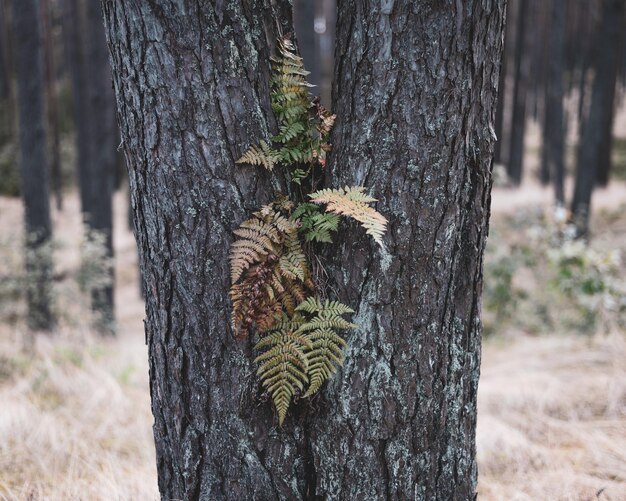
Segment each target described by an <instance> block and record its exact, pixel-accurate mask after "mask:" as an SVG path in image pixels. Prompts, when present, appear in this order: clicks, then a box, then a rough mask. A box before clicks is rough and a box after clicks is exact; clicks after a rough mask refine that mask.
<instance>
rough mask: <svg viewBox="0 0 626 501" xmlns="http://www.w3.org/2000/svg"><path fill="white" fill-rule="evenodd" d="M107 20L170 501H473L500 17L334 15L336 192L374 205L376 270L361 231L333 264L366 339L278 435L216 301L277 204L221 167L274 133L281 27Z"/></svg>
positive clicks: (215, 20)
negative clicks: (378, 235)
mask: <svg viewBox="0 0 626 501" xmlns="http://www.w3.org/2000/svg"><path fill="white" fill-rule="evenodd" d="M103 6H104V11H105V19H106V25H107V32H108V37H109V43H110V47H111V52H112V54H111V57H112V65H113V70H114V72H113V73H114V82H115V91H116V95H117V103H118V110H119V117H120V118H119V120H120V125H121V131H122V137H123V141H124V149H125V152H126V155H127V163H128V168H129V176H130V184H131V198H132V205H133V209H134V222H135V228H136V237H137V241H138V246H139V250H140V261H141V265H142V270H143V278H144V287H145V291H146V312H147V319H146V336H147V343H148V346H149V353H150V381H151V393H152V402H153V404H152V406H153V414H154V417H155V424H154V435H155V442H156V446H157V462H158V471H159V488H160V490H161V495H162V497H163V499H172V498H173V499H211V500H213V499H216V500H220V499H257V500H273V499H346V500H352V499H446V500H447V499H472V498H473V497H474V496H475V489H476V463H475V458H474V456H475V445H474V433H475V420H476V388H477V382H478V367H479V360H480V320H479V312H480V305H479V297H480V287H481V276H482V275H481V262H482V253H483V249H484V239H485V236H486V232H487V219H488V213H489V212H488V207H489V190H490V186H491V176H490V169H491V158H492V154H493V142H494V130H493V120H494V115H495V107H496V97H497V96H496V94H497V85H498V76H499V75H498V69H499V61H500V52H501V49H502V29H503V20H504V1H503V0H501V1H491V0H481V1H477V2H473V3H471V4H469V3H468V2H461V1H460V0H452V1H447V2H446V1H436V2H409V1H405V2H395V3H394V2H393V1H384V2H382V4H380V3H374V2H365V1H362V0H350V1H348V0H344V1H343V2H341V3H340V4H339V25H338V26H339V31H338V40H339V45H338V48H337V56H338V64H337V66H336V81H337V83H336V86H335V98H336V101H337V110H336V111H337V112H338V113H339V114H340V118H339V122H338V124H337V129H336V130H335V132H334V143H335V152H334V154H333V155H334V156H333V160H332V163H333V166H334V167H332V172H333V173H334V174H332V175H331V176H329V180H330V181H332V183H333V185H334V186H338V185H340V184H341V185H343V184H344V183H350V184H364V185H366V186H367V187H368V188H371V189H372V190H373V192H374V194H375V195H377V196H379V197H380V200H381V202H380V204H379V209H380V210H382V211H383V212H385V213H386V214H387V215H388V216H389V218H390V220H391V228H390V234H389V236H388V238H387V241H386V246H385V249H383V250H382V251H380V250H378V249H373V248H372V247H371V245H370V242H369V240H368V239H367V238H365V237H364V236H363V235H362V232H361V231H358V230H356V229H354V228H352V229H349V230H348V231H347V233H346V234H345V235H344V237H343V238H342V239H341V241H340V242H338V244H337V247H335V249H336V250H337V251H338V253H339V256H338V257H337V258H336V259H334V260H333V263H332V264H331V265H330V266H329V271H331V272H332V275H333V277H334V280H335V282H336V285H337V291H338V295H339V299H340V300H342V301H344V302H346V303H348V304H350V305H352V306H354V307H357V308H358V313H357V315H356V316H355V318H354V320H355V321H356V322H357V323H358V324H359V325H360V329H359V331H358V333H355V334H354V335H351V336H350V343H351V348H350V351H349V353H348V357H347V364H346V367H345V370H344V371H343V372H342V374H341V375H340V376H338V377H337V378H336V379H335V380H334V381H333V382H332V383H331V384H330V385H329V386H328V387H327V388H326V389H325V390H324V392H323V395H321V396H320V397H319V398H317V399H316V400H314V401H313V402H310V403H309V402H299V403H296V404H295V405H293V406H292V408H291V409H290V416H288V418H287V420H286V422H285V424H284V426H283V428H282V429H277V428H275V419H274V418H273V416H272V415H271V411H270V405H269V403H268V402H263V401H261V400H260V399H259V395H260V392H259V390H258V386H257V385H256V383H255V382H254V380H255V378H254V367H253V364H252V363H251V360H252V356H251V353H250V351H251V350H250V348H251V347H250V346H249V345H248V346H242V345H241V343H238V342H236V341H235V340H234V339H233V337H232V334H231V332H230V327H229V313H230V305H229V302H228V296H227V290H228V287H229V273H228V253H229V244H230V242H231V239H232V237H231V232H232V230H233V229H234V228H236V227H237V226H238V225H239V224H240V223H241V221H242V220H243V219H245V218H247V217H248V216H249V213H250V211H252V210H255V209H256V208H258V207H259V206H260V205H261V204H262V203H265V202H267V201H268V200H270V199H271V198H272V196H273V193H272V189H273V188H274V187H273V186H270V183H269V179H268V176H267V175H265V174H264V173H263V172H260V171H259V170H258V169H254V168H250V167H247V166H238V165H237V166H235V164H234V160H235V159H236V158H238V157H239V156H240V154H241V153H242V152H243V151H244V150H245V149H246V148H247V147H248V146H249V145H250V144H252V143H257V142H258V140H259V139H262V138H265V139H267V138H268V136H269V134H270V131H271V130H272V129H273V127H274V125H275V124H274V123H273V121H272V120H271V119H268V117H271V113H270V105H269V92H268V91H269V89H268V79H269V56H270V53H271V50H272V45H273V43H274V41H275V39H276V36H277V35H278V31H279V30H278V27H279V26H282V30H283V32H287V31H289V26H290V14H289V10H290V5H289V3H288V2H286V1H276V2H269V1H261V0H247V1H245V0H232V1H230V2H224V3H222V2H192V1H191V0H187V1H184V0H179V1H177V2H171V1H170V2H165V1H162V2H158V1H149V2H148V1H146V2H138V1H136V2H128V0H104V1H103ZM353 230H354V231H353ZM338 270H341V271H338Z"/></svg>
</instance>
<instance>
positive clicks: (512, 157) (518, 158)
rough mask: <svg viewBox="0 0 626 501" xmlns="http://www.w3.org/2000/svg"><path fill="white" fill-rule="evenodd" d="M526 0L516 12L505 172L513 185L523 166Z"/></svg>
mask: <svg viewBox="0 0 626 501" xmlns="http://www.w3.org/2000/svg"><path fill="white" fill-rule="evenodd" d="M528 5H529V2H528V0H521V1H520V6H519V12H518V14H517V16H518V17H517V30H516V34H515V83H514V87H513V118H512V119H511V140H510V141H509V163H508V165H507V173H508V174H509V178H510V179H511V181H512V182H513V184H515V185H519V184H520V183H521V182H522V169H523V167H524V133H525V131H526V96H527V93H528V76H529V75H528V71H529V63H530V61H529V57H528V50H527V49H528V43H527V39H528V33H527V32H526V22H527V18H528V13H529V6H528Z"/></svg>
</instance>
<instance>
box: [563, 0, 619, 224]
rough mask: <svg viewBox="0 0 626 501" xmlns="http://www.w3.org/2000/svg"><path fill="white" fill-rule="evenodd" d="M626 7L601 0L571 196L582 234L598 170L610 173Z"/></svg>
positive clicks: (609, 0)
mask: <svg viewBox="0 0 626 501" xmlns="http://www.w3.org/2000/svg"><path fill="white" fill-rule="evenodd" d="M625 8H626V0H602V15H601V21H600V24H599V25H598V29H597V35H596V38H595V44H596V45H595V47H594V65H593V67H594V70H595V75H594V79H593V85H592V90H591V103H590V106H589V113H588V116H587V118H586V120H585V122H584V125H583V128H582V134H581V137H580V145H579V151H578V159H577V164H576V183H575V187H574V198H573V200H572V217H573V221H574V223H575V225H576V227H577V231H578V234H579V235H580V236H584V235H586V234H587V232H588V227H589V213H590V208H591V194H592V191H593V187H594V184H595V183H596V181H597V177H598V173H599V172H601V171H603V170H604V171H606V175H607V176H608V172H609V161H610V155H607V154H606V153H607V152H606V151H605V150H606V149H607V148H608V149H609V151H610V137H611V133H612V129H613V103H614V99H615V86H616V82H617V68H618V61H617V59H618V55H619V40H620V35H621V31H622V30H623V20H624V11H625ZM607 136H609V139H607ZM607 143H609V144H608V145H607ZM607 179H608V177H607Z"/></svg>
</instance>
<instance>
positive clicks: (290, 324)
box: [230, 38, 387, 425]
mask: <svg viewBox="0 0 626 501" xmlns="http://www.w3.org/2000/svg"><path fill="white" fill-rule="evenodd" d="M272 62H273V69H274V71H273V78H272V80H271V101H272V109H273V111H274V114H275V115H276V120H277V123H278V129H279V132H278V134H276V135H275V136H273V137H272V138H271V142H268V141H260V142H259V144H257V145H252V146H250V147H249V148H248V149H247V150H246V152H245V153H244V154H243V155H242V157H241V158H240V159H239V160H238V161H237V163H242V164H250V165H258V166H262V167H264V168H265V169H267V170H268V171H270V172H271V171H273V170H274V169H275V167H276V166H281V167H284V168H286V169H287V171H288V174H289V177H290V180H291V182H292V183H293V184H294V185H295V186H297V187H298V190H297V191H298V192H299V194H300V199H299V200H297V201H294V200H292V199H290V198H289V197H287V196H285V195H280V196H278V198H277V199H276V200H275V201H274V202H272V203H271V204H269V205H266V206H264V207H262V208H261V209H260V210H259V211H257V212H255V213H254V214H253V215H252V217H251V218H250V219H248V220H247V221H244V222H243V223H242V224H241V226H240V227H239V228H238V229H237V230H235V232H234V233H235V235H236V236H237V237H238V238H237V240H235V242H234V243H233V244H232V247H231V255H230V265H231V283H232V285H231V290H230V297H231V300H232V304H233V308H232V328H233V332H234V335H235V336H236V337H238V338H244V337H246V336H248V335H250V333H251V332H255V333H256V334H257V335H258V338H259V340H258V342H257V343H256V345H255V349H256V350H257V351H258V352H259V355H258V356H257V357H256V359H255V362H256V363H257V364H258V370H257V375H258V377H259V378H260V380H261V385H262V386H263V388H264V389H265V390H266V391H267V392H268V393H269V394H270V396H271V398H272V401H273V402H274V407H275V408H276V412H277V414H278V422H279V425H282V423H283V421H284V420H285V417H286V415H287V411H288V409H289V406H290V404H291V402H292V400H293V398H294V397H295V396H297V395H301V396H302V397H310V396H312V395H314V394H315V393H316V392H317V391H318V390H319V389H320V388H321V386H322V384H323V383H324V382H325V381H326V380H327V379H329V378H330V377H331V376H332V375H333V374H334V373H335V372H336V370H337V368H338V367H339V366H341V365H342V364H343V360H344V349H345V348H346V346H347V343H346V341H345V340H344V339H343V338H342V337H341V336H340V334H339V332H340V331H344V330H347V329H352V328H354V327H355V325H354V324H352V323H350V322H349V321H347V320H345V318H344V316H345V315H348V314H350V313H352V312H353V311H352V309H350V308H349V307H348V306H346V305H344V304H342V303H340V302H338V301H330V300H328V299H323V297H324V295H325V291H323V290H322V289H321V286H320V285H319V284H318V283H316V282H315V280H314V279H313V276H312V273H311V266H310V262H311V259H310V257H309V256H310V254H311V253H312V252H313V248H312V243H320V244H331V243H332V234H333V233H334V232H337V231H339V223H340V216H344V217H348V218H351V219H354V220H356V221H357V222H358V223H360V224H361V226H362V227H363V228H364V229H365V231H366V233H367V234H369V235H371V236H372V238H373V239H374V240H375V241H376V242H378V243H379V244H380V245H382V237H383V235H384V233H385V231H386V227H387V219H386V218H385V217H384V216H383V215H381V214H380V213H378V212H377V211H376V210H374V209H373V208H372V207H371V204H372V203H374V202H376V199H374V198H372V197H370V196H369V195H367V194H366V192H365V188H364V187H362V186H352V187H348V186H346V187H345V188H340V189H320V190H317V191H316V190H315V187H316V182H315V179H314V176H315V173H316V171H319V170H320V169H323V168H324V167H325V165H326V153H327V152H328V151H330V144H329V143H328V136H329V134H330V130H331V128H332V125H333V122H334V120H335V116H334V115H332V114H331V113H330V112H329V111H328V110H326V109H325V108H324V107H323V106H321V105H320V104H319V102H316V101H315V100H313V98H312V96H311V95H310V93H309V90H308V89H309V87H310V85H309V84H308V82H307V81H306V75H308V72H307V71H306V70H305V69H304V66H303V64H302V59H301V58H300V57H299V56H298V55H297V54H296V51H295V47H294V46H293V44H292V42H291V41H290V40H289V39H286V38H285V39H282V40H280V41H279V44H278V55H277V56H276V57H275V58H272ZM307 191H308V193H307Z"/></svg>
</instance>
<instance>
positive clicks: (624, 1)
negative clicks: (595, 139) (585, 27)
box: [596, 0, 626, 186]
mask: <svg viewBox="0 0 626 501" xmlns="http://www.w3.org/2000/svg"><path fill="white" fill-rule="evenodd" d="M624 5H626V0H621V2H618V4H615V5H614V6H613V15H614V16H615V17H614V18H612V19H611V20H610V23H611V26H610V28H609V27H608V24H607V25H605V26H606V27H607V29H610V30H611V32H612V33H614V34H615V35H614V37H613V39H612V42H611V43H612V45H609V41H608V40H607V37H602V42H600V43H602V45H599V46H598V49H599V50H600V51H601V56H600V57H599V58H598V59H596V64H597V65H599V64H602V63H601V61H602V60H603V59H604V58H606V59H610V60H611V62H610V63H609V62H608V61H607V62H606V63H605V64H606V65H607V66H606V69H604V70H600V69H599V67H597V68H596V75H597V76H598V77H600V78H602V79H603V83H599V85H602V89H603V92H605V93H606V95H605V97H606V101H605V104H606V106H607V108H606V110H604V112H603V117H602V122H601V134H602V135H601V137H600V141H601V143H600V145H599V146H598V160H597V164H598V171H597V176H596V183H597V184H598V185H599V186H606V185H607V184H609V177H610V174H611V167H612V160H611V153H612V151H613V121H614V117H615V110H616V99H615V96H616V94H617V82H618V80H619V72H620V71H619V70H620V68H621V65H622V46H623V43H624V39H625V36H624V33H625V31H626V30H625V29H624V27H625V26H626V17H624ZM608 22H609V20H607V23H608Z"/></svg>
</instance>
